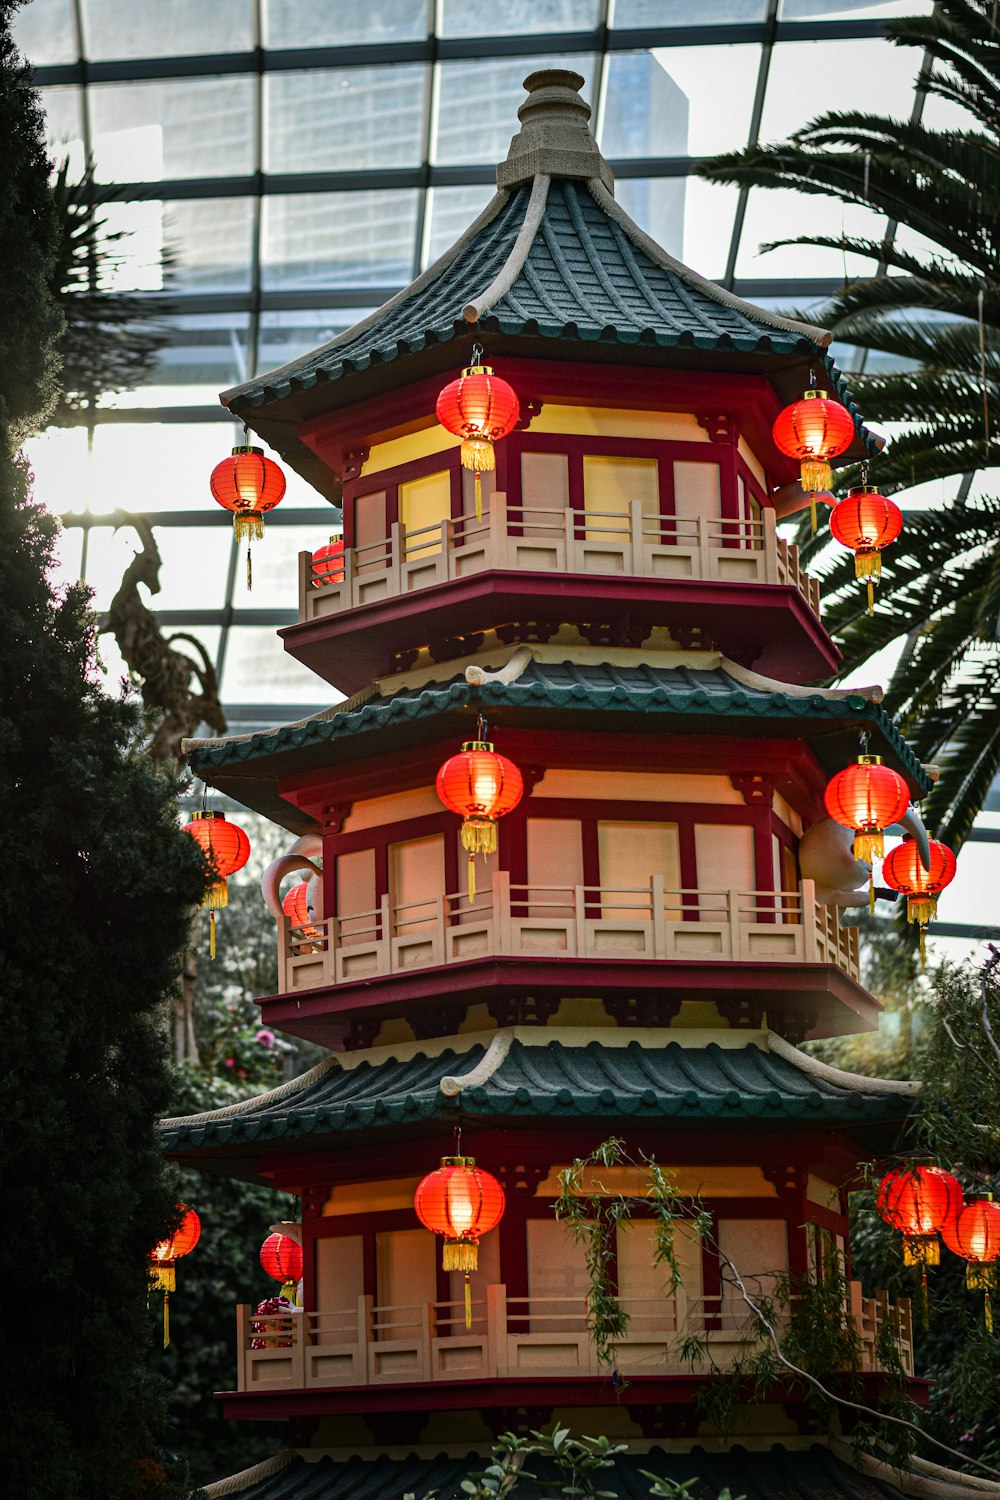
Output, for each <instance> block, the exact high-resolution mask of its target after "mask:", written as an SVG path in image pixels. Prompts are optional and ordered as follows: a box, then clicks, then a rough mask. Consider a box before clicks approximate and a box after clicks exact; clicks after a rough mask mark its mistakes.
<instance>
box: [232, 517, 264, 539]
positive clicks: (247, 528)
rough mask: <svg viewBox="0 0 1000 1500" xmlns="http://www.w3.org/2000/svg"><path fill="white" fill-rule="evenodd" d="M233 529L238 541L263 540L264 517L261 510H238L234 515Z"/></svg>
mask: <svg viewBox="0 0 1000 1500" xmlns="http://www.w3.org/2000/svg"><path fill="white" fill-rule="evenodd" d="M233 530H234V531H235V533H236V540H237V541H238V542H262V541H263V540H264V517H263V516H262V515H261V513H260V511H259V510H238V511H237V512H236V514H235V515H234V516H233Z"/></svg>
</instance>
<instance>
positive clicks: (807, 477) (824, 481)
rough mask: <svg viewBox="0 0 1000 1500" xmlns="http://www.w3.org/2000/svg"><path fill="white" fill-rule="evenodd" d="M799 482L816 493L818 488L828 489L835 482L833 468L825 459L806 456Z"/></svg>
mask: <svg viewBox="0 0 1000 1500" xmlns="http://www.w3.org/2000/svg"><path fill="white" fill-rule="evenodd" d="M799 483H800V484H801V486H802V488H803V489H804V490H811V491H812V492H813V493H814V494H815V493H816V491H817V490H828V489H829V488H830V486H831V485H832V484H833V470H832V469H831V468H830V465H829V464H828V463H827V462H826V460H825V459H818V458H804V459H803V460H802V467H801V469H800V473H799ZM814 529H815V528H814Z"/></svg>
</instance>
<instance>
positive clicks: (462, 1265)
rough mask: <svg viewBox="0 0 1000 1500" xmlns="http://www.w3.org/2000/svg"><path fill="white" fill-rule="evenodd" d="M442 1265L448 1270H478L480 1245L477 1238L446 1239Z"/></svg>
mask: <svg viewBox="0 0 1000 1500" xmlns="http://www.w3.org/2000/svg"><path fill="white" fill-rule="evenodd" d="M441 1265H442V1267H443V1268H444V1270H446V1271H464V1272H466V1273H468V1272H469V1271H477V1270H478V1269H479V1246H478V1244H477V1243H476V1241H475V1240H445V1242H444V1250H443V1252H442V1255H441Z"/></svg>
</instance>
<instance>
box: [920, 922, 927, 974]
mask: <svg viewBox="0 0 1000 1500" xmlns="http://www.w3.org/2000/svg"><path fill="white" fill-rule="evenodd" d="M920 972H921V974H926V973H927V928H926V927H921V929H920Z"/></svg>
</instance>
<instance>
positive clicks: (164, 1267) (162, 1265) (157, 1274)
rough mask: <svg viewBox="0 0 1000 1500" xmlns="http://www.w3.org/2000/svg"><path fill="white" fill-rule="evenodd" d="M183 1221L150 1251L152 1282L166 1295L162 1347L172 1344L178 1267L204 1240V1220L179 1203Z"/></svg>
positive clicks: (164, 1297)
mask: <svg viewBox="0 0 1000 1500" xmlns="http://www.w3.org/2000/svg"><path fill="white" fill-rule="evenodd" d="M178 1212H179V1213H181V1215H182V1218H181V1222H180V1223H179V1224H178V1226H177V1228H176V1229H175V1230H174V1232H173V1234H172V1235H171V1236H170V1238H169V1239H168V1240H160V1242H159V1244H158V1245H154V1246H153V1249H152V1250H151V1251H150V1252H149V1271H150V1279H151V1281H152V1283H153V1285H154V1286H157V1287H160V1288H161V1290H162V1292H163V1347H164V1349H166V1348H167V1346H168V1345H169V1343H170V1293H171V1292H173V1291H176V1290H177V1273H176V1271H175V1269H174V1268H175V1266H176V1264H177V1262H178V1261H179V1260H180V1259H181V1258H182V1256H185V1255H190V1254H191V1251H192V1250H193V1249H194V1247H195V1245H197V1243H198V1241H199V1240H200V1239H201V1220H200V1219H199V1217H198V1215H197V1214H196V1213H195V1211H194V1209H193V1208H187V1207H185V1205H184V1204H183V1203H181V1204H178Z"/></svg>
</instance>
